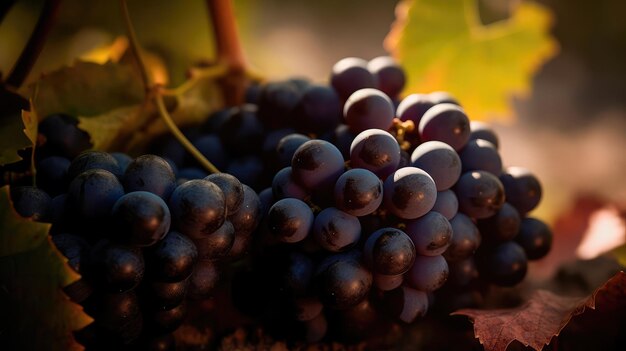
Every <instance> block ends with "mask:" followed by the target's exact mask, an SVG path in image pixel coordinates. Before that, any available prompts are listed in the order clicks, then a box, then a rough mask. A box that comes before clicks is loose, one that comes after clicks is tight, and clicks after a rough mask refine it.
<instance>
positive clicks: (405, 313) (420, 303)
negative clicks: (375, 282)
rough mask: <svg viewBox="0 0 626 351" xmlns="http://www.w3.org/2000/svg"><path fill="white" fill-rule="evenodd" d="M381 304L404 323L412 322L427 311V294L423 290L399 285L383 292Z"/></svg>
mask: <svg viewBox="0 0 626 351" xmlns="http://www.w3.org/2000/svg"><path fill="white" fill-rule="evenodd" d="M383 305H384V306H385V310H387V311H388V312H389V313H390V314H391V315H392V316H395V317H397V318H399V319H400V320H401V321H403V322H405V323H412V322H413V321H415V320H416V319H417V318H419V317H423V316H424V315H426V312H428V305H429V303H428V295H427V294H426V293H425V292H423V291H419V290H415V289H412V288H409V287H407V286H401V287H399V288H397V289H394V290H391V291H388V292H385V294H384V295H383Z"/></svg>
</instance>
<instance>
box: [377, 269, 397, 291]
mask: <svg viewBox="0 0 626 351" xmlns="http://www.w3.org/2000/svg"><path fill="white" fill-rule="evenodd" d="M402 282H404V275H403V274H396V275H386V274H376V273H374V286H376V288H377V289H378V290H381V291H389V290H393V289H395V288H397V287H399V286H400V285H402Z"/></svg>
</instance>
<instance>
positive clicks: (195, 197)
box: [169, 179, 226, 239]
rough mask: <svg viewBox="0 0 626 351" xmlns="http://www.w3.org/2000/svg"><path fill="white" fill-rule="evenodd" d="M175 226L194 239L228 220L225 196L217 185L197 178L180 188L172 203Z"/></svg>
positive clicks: (211, 231) (171, 209)
mask: <svg viewBox="0 0 626 351" xmlns="http://www.w3.org/2000/svg"><path fill="white" fill-rule="evenodd" d="M169 206H170V211H171V213H172V221H173V224H174V225H173V227H174V228H176V229H177V230H178V231H180V232H181V233H183V234H185V235H187V236H188V237H190V238H192V239H193V238H202V237H205V236H207V235H209V234H211V233H213V232H214V231H215V230H216V229H217V228H219V227H221V226H222V224H224V221H225V220H226V201H225V199H224V193H222V190H221V189H220V188H219V187H218V186H217V185H215V184H214V183H211V182H208V181H206V180H203V179H194V180H190V181H188V182H186V183H183V184H181V185H179V186H178V187H177V188H176V189H175V190H174V192H172V196H171V197H170V200H169Z"/></svg>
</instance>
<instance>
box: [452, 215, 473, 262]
mask: <svg viewBox="0 0 626 351" xmlns="http://www.w3.org/2000/svg"><path fill="white" fill-rule="evenodd" d="M450 226H452V240H451V241H450V246H449V247H448V249H447V250H446V251H445V252H444V253H443V256H444V257H445V258H446V260H448V262H457V261H461V260H464V259H466V258H468V257H471V256H472V255H473V254H474V252H476V250H477V249H478V247H479V246H480V242H481V239H482V238H481V236H480V232H479V231H478V228H477V227H476V225H475V224H474V222H473V221H472V219H471V218H469V217H468V216H466V215H464V214H462V213H458V214H457V215H456V216H454V217H453V218H452V219H451V220H450Z"/></svg>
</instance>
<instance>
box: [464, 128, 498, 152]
mask: <svg viewBox="0 0 626 351" xmlns="http://www.w3.org/2000/svg"><path fill="white" fill-rule="evenodd" d="M470 129H471V133H470V140H476V139H482V140H487V141H488V142H490V143H492V144H493V146H495V147H496V149H497V148H498V147H499V141H498V136H497V135H496V132H495V131H494V130H493V129H492V128H491V126H490V125H489V124H487V123H485V122H480V121H470Z"/></svg>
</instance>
